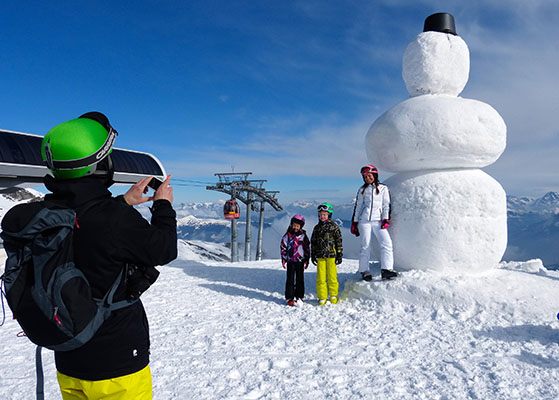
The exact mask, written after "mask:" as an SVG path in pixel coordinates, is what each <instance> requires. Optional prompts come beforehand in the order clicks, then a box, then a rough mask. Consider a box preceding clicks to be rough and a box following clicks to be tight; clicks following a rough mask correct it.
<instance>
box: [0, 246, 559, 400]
mask: <svg viewBox="0 0 559 400" xmlns="http://www.w3.org/2000/svg"><path fill="white" fill-rule="evenodd" d="M179 249H181V253H180V254H181V255H180V257H179V259H177V260H175V261H174V262H173V263H171V264H170V265H167V266H164V267H161V271H162V273H161V276H160V278H159V280H158V282H157V283H156V284H155V285H154V286H153V287H152V288H151V289H150V290H149V291H148V292H147V293H146V294H145V295H144V298H143V299H144V304H145V306H146V309H147V313H148V317H149V320H150V327H151V338H152V357H151V359H152V360H151V368H152V373H153V384H154V399H159V400H169V399H282V400H283V399H493V400H496V399H507V400H510V399H523V400H528V399H530V400H531V399H557V398H559V321H557V319H556V316H555V315H556V314H557V312H559V296H558V295H557V292H558V290H559V271H548V270H546V269H545V268H543V266H542V265H541V262H539V261H538V260H534V261H530V262H525V263H502V264H501V265H500V268H498V269H494V270H491V271H488V272H485V273H483V274H481V275H456V274H444V273H440V272H438V273H435V272H429V271H427V272H423V271H409V272H404V273H403V274H402V275H401V277H400V278H399V279H397V280H394V281H390V282H383V281H380V280H378V276H377V278H376V280H374V281H373V282H370V283H366V282H362V281H358V280H357V274H356V273H355V271H356V270H357V261H355V260H345V261H344V263H343V264H342V265H341V267H340V271H339V275H338V277H339V280H340V291H341V292H342V291H343V294H342V301H341V302H340V303H339V304H337V305H331V304H327V306H325V307H318V306H317V305H316V292H315V278H316V269H315V268H314V267H312V266H311V267H309V269H308V270H307V272H306V285H307V287H306V293H307V297H306V302H305V303H304V304H303V305H302V306H298V307H287V306H286V305H285V304H284V299H283V289H284V285H285V273H284V270H283V269H282V268H281V266H280V263H279V261H270V260H267V261H261V262H240V263H237V264H231V263H228V262H223V261H203V257H199V256H196V253H195V252H193V251H192V248H190V249H188V248H187V247H186V246H184V245H181V246H179ZM0 262H1V263H2V265H3V260H1V259H0ZM6 314H7V317H6V322H5V324H4V326H2V327H0V342H1V343H2V346H1V348H0V359H1V360H2V362H1V363H0V399H32V398H34V390H35V369H34V352H35V347H34V345H32V344H31V343H30V342H29V341H28V340H27V339H26V338H20V337H18V336H17V334H18V332H19V331H20V329H19V327H18V325H17V323H16V322H15V321H13V320H12V319H11V312H10V311H9V309H6ZM43 363H44V368H45V382H46V388H45V389H46V390H45V391H46V393H45V394H46V398H47V399H59V398H60V394H59V392H58V387H57V383H56V376H55V368H54V362H53V356H52V353H51V352H46V355H45V357H44V361H43Z"/></svg>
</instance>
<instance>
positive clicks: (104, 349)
mask: <svg viewBox="0 0 559 400" xmlns="http://www.w3.org/2000/svg"><path fill="white" fill-rule="evenodd" d="M45 186H46V187H47V189H49V190H50V191H51V192H52V194H48V195H46V196H45V201H44V202H42V203H30V204H24V205H19V206H16V207H14V208H12V209H11V210H10V211H9V212H8V213H7V214H6V216H5V217H4V219H3V221H2V225H3V227H4V228H5V229H8V228H9V229H10V230H13V231H18V230H19V229H21V228H23V227H24V226H25V224H26V223H27V222H28V221H29V220H30V219H31V218H32V217H33V216H34V215H35V214H36V212H37V211H38V210H39V209H40V208H41V207H42V206H43V204H44V205H46V206H47V207H52V206H53V204H54V205H55V206H56V207H67V208H72V209H74V210H76V214H77V223H78V226H79V229H75V233H74V259H75V264H76V266H77V267H78V268H80V269H81V270H82V271H83V273H84V274H85V276H86V278H87V279H88V281H89V283H90V285H91V288H92V292H93V295H94V297H99V298H101V297H103V295H104V294H105V293H106V292H107V291H108V289H109V288H110V286H111V285H112V284H113V282H114V281H115V279H116V277H117V275H118V274H119V273H122V270H123V268H124V266H125V264H134V265H137V266H143V267H152V266H156V265H164V264H167V263H169V262H171V261H172V260H174V259H175V258H176V257H177V231H176V213H175V211H174V210H173V208H172V206H171V203H169V201H167V200H158V201H156V202H154V204H153V207H152V217H151V224H150V223H149V222H148V221H146V220H145V219H144V218H143V217H142V216H141V214H140V213H139V212H138V211H137V210H135V209H134V207H132V206H129V205H128V204H126V202H125V201H124V199H123V197H122V196H118V197H112V195H111V192H110V191H109V190H108V189H107V188H106V186H105V184H104V183H103V181H102V180H101V179H99V178H96V177H93V176H90V177H84V178H79V179H71V180H56V179H54V178H52V177H51V176H50V175H47V176H46V177H45ZM84 205H87V206H86V207H84ZM80 208H83V210H84V212H83V213H82V212H81V211H80ZM125 297H126V287H125V284H124V283H123V284H121V285H120V286H119V288H118V290H117V292H116V294H115V298H114V300H115V301H118V300H122V299H124V298H125ZM149 346H150V341H149V328H148V321H147V317H146V314H145V311H144V307H143V305H142V302H141V301H137V302H136V303H134V304H133V305H131V306H129V307H127V308H123V309H120V310H117V311H115V312H113V313H112V314H111V316H110V317H109V318H108V319H107V320H106V321H105V323H104V324H103V325H102V326H101V328H100V329H99V331H98V332H97V333H96V334H95V336H94V337H93V338H92V339H91V340H90V341H89V342H88V343H86V344H85V345H83V346H82V347H80V348H78V349H76V350H72V351H67V352H61V351H56V352H55V361H56V368H57V370H58V371H59V372H61V373H63V374H65V375H69V376H72V377H75V378H79V379H85V380H102V379H110V378H116V377H119V376H123V375H128V374H131V373H134V372H137V371H139V370H141V369H143V368H144V367H145V366H147V365H148V363H149Z"/></svg>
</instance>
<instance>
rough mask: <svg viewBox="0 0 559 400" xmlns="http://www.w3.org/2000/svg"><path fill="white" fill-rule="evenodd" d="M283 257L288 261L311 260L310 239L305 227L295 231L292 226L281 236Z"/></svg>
mask: <svg viewBox="0 0 559 400" xmlns="http://www.w3.org/2000/svg"><path fill="white" fill-rule="evenodd" d="M280 251H281V259H282V260H284V261H286V262H305V263H307V262H309V258H310V257H311V251H310V241H309V238H308V237H307V233H306V232H305V230H304V229H301V230H300V231H299V232H297V233H294V232H293V231H292V230H291V228H289V229H288V230H287V232H286V233H285V235H283V237H282V238H281V243H280Z"/></svg>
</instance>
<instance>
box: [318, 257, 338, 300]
mask: <svg viewBox="0 0 559 400" xmlns="http://www.w3.org/2000/svg"><path fill="white" fill-rule="evenodd" d="M326 280H328V284H327V283H326ZM338 286H339V284H338V267H337V266H336V259H335V258H333V257H332V258H319V259H317V260H316V294H317V295H318V299H319V300H326V299H327V298H328V294H330V297H332V296H336V297H338Z"/></svg>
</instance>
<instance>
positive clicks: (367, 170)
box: [361, 164, 378, 175]
mask: <svg viewBox="0 0 559 400" xmlns="http://www.w3.org/2000/svg"><path fill="white" fill-rule="evenodd" d="M365 174H378V169H377V167H375V166H374V165H373V164H369V165H365V166H364V167H361V175H365Z"/></svg>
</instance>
